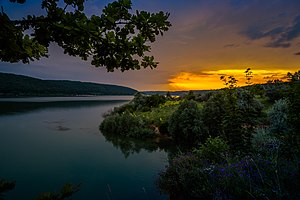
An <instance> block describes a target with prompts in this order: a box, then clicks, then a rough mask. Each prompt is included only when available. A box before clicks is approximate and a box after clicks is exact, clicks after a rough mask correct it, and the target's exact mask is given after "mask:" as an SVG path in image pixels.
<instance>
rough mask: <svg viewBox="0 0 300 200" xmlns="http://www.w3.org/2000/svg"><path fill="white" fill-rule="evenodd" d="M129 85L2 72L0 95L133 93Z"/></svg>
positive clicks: (134, 91) (0, 74) (0, 75)
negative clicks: (38, 77)
mask: <svg viewBox="0 0 300 200" xmlns="http://www.w3.org/2000/svg"><path fill="white" fill-rule="evenodd" d="M136 92H137V91H136V90H134V89H131V88H128V87H123V86H117V85H107V84H98V83H89V82H80V81H67V80H41V79H37V78H32V77H28V76H23V75H15V74H7V73H0V96H2V97H9V96H78V95H133V94H135V93H136Z"/></svg>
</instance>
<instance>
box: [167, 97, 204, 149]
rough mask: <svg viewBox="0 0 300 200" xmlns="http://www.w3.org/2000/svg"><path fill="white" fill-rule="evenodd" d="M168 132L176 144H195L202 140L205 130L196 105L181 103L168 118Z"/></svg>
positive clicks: (190, 102)
mask: <svg viewBox="0 0 300 200" xmlns="http://www.w3.org/2000/svg"><path fill="white" fill-rule="evenodd" d="M168 130H169V133H170V135H171V137H172V138H173V139H174V140H175V141H176V142H177V143H187V144H197V143H199V142H200V141H202V140H204V139H205V130H204V128H203V124H202V115H201V112H200V109H199V108H198V106H197V103H196V102H194V101H183V102H182V103H181V104H180V105H179V107H178V109H177V110H176V111H175V112H174V113H173V114H172V115H171V116H170V119H169V127H168Z"/></svg>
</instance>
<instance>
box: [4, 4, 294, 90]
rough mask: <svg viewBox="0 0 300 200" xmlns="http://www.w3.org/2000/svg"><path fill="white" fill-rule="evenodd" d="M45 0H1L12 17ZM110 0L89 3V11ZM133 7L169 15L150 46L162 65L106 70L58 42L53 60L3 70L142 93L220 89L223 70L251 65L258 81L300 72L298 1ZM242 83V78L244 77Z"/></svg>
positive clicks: (236, 71)
mask: <svg viewBox="0 0 300 200" xmlns="http://www.w3.org/2000/svg"><path fill="white" fill-rule="evenodd" d="M40 2H41V1H33V0H31V1H30V0H27V2H26V3H25V4H24V5H18V4H11V3H8V0H0V5H2V6H3V8H4V11H5V12H7V13H8V14H9V16H10V17H11V18H15V19H17V18H20V17H22V16H24V15H27V14H37V15H38V14H42V13H43V11H42V10H41V9H40ZM108 2H112V1H100V0H89V1H87V2H86V4H85V12H86V13H87V14H88V15H91V14H100V13H101V10H102V8H103V7H104V6H105V5H106V4H107V3H108ZM132 3H133V10H136V9H138V10H147V11H151V12H158V11H161V10H162V11H165V12H169V13H170V14H171V16H170V21H171V23H172V25H173V26H172V27H171V29H170V30H169V31H168V32H167V33H166V34H165V35H164V36H163V37H159V38H158V39H157V41H156V43H154V44H153V45H152V52H151V54H152V55H154V56H155V57H156V59H157V60H158V61H159V62H160V64H159V66H158V68H157V69H154V70H148V69H146V70H139V71H128V72H124V73H121V72H118V71H115V72H113V73H107V72H106V70H105V69H104V68H95V67H93V66H91V65H90V64H89V62H85V61H82V60H80V59H78V58H74V57H70V56H67V55H64V54H63V52H62V50H61V49H60V48H59V47H58V46H57V45H55V44H53V45H51V47H50V51H49V55H50V57H49V58H43V59H41V60H39V61H34V62H32V63H30V64H29V65H27V64H22V63H15V64H10V63H4V62H2V63H0V71H1V72H11V73H17V74H24V75H30V76H34V77H38V78H43V79H69V80H80V81H92V82H98V83H109V84H119V85H125V86H129V87H132V88H135V89H138V90H182V89H208V88H219V87H222V82H220V81H219V79H218V77H219V74H221V73H226V74H228V75H235V76H237V77H241V79H242V72H243V71H244V70H245V69H246V68H248V67H251V69H253V71H254V72H255V73H254V74H255V78H256V79H255V80H256V81H257V82H262V81H264V80H265V79H267V78H269V79H272V78H280V77H281V76H282V75H284V74H285V73H286V72H287V71H291V72H293V71H296V70H299V69H300V67H299V61H300V37H299V36H300V12H299V10H300V1H299V0H266V1H262V0H151V1H146V0H133V1H132ZM240 82H242V80H241V81H240Z"/></svg>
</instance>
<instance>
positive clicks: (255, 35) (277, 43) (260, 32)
mask: <svg viewBox="0 0 300 200" xmlns="http://www.w3.org/2000/svg"><path fill="white" fill-rule="evenodd" d="M242 34H243V35H245V36H247V37H248V38H249V39H251V40H257V39H262V38H270V42H268V43H267V44H265V45H264V46H265V47H271V48H288V47H290V46H291V42H292V40H294V39H295V38H297V37H298V36H300V15H299V16H297V17H295V18H294V19H293V21H292V23H291V24H288V23H287V24H286V25H285V26H277V27H275V28H272V29H269V30H265V27H264V26H263V25H262V24H257V25H255V26H251V27H249V28H248V29H247V30H246V31H244V32H242Z"/></svg>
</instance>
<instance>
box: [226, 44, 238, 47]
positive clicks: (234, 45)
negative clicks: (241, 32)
mask: <svg viewBox="0 0 300 200" xmlns="http://www.w3.org/2000/svg"><path fill="white" fill-rule="evenodd" d="M239 46H240V45H238V44H226V45H224V46H223V47H224V48H237V47H239Z"/></svg>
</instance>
